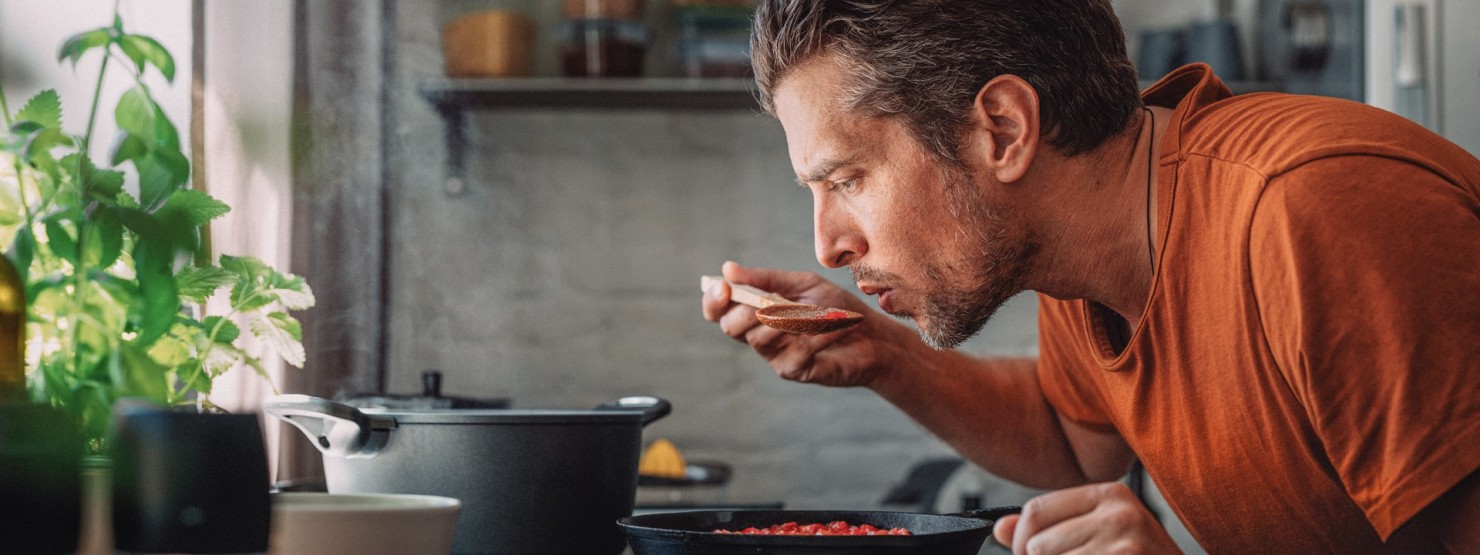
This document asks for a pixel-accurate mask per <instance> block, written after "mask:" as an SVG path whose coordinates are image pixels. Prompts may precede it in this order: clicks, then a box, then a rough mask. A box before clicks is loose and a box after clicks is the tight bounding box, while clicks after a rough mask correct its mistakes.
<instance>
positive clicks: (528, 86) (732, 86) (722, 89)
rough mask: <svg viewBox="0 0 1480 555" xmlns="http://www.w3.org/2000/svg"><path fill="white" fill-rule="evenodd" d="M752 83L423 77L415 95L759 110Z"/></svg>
mask: <svg viewBox="0 0 1480 555" xmlns="http://www.w3.org/2000/svg"><path fill="white" fill-rule="evenodd" d="M754 90H755V82H754V81H752V80H750V79H716V78H681V77H676V78H660V77H651V78H611V77H608V78H573V77H529V78H503V79H494V78H489V79H468V78H463V79H428V80H426V81H423V82H422V84H421V96H422V97H423V98H425V99H426V100H427V101H428V102H431V103H432V104H433V105H436V106H437V107H438V108H439V109H440V108H450V109H455V110H463V109H469V108H531V107H533V108H614V109H642V108H653V109H662V110H671V109H710V110H736V109H759V107H758V105H757V104H756V101H755V93H754Z"/></svg>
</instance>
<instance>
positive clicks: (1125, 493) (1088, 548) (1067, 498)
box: [992, 482, 1176, 555]
mask: <svg viewBox="0 0 1480 555" xmlns="http://www.w3.org/2000/svg"><path fill="white" fill-rule="evenodd" d="M992 534H993V536H994V537H995V538H996V539H997V541H998V542H999V543H1001V544H1002V545H1010V546H1012V552H1013V553H1014V554H1018V555H1025V554H1029V553H1032V554H1042V553H1052V554H1057V553H1078V552H1090V553H1093V552H1104V551H1106V550H1108V549H1111V548H1112V546H1116V545H1120V546H1126V545H1135V546H1142V547H1147V548H1154V549H1151V550H1152V551H1153V552H1161V551H1166V552H1175V551H1176V547H1175V544H1173V543H1172V542H1171V540H1170V537H1168V536H1166V531H1165V530H1164V529H1162V528H1161V525H1160V524H1159V523H1157V522H1156V521H1155V518H1154V517H1152V516H1151V515H1150V513H1147V512H1146V509H1145V507H1143V506H1142V505H1141V502H1140V501H1139V500H1138V499H1136V496H1135V495H1134V494H1132V493H1131V491H1130V489H1129V488H1127V487H1126V486H1125V484H1122V483H1119V482H1107V483H1101V484H1090V485H1087V486H1080V487H1076V488H1069V489H1065V490H1060V491H1056V492H1052V493H1048V494H1045V495H1042V496H1039V497H1035V498H1033V499H1032V500H1029V501H1028V502H1027V503H1026V504H1024V505H1023V512H1022V513H1021V514H1020V515H1017V516H1009V517H1004V518H1003V519H1001V520H999V521H998V522H997V523H996V525H995V526H994V527H993V530H992ZM1158 546H1159V547H1158Z"/></svg>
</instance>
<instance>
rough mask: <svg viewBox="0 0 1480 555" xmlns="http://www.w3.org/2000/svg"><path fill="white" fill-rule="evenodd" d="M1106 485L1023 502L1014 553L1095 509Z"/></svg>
mask: <svg viewBox="0 0 1480 555" xmlns="http://www.w3.org/2000/svg"><path fill="white" fill-rule="evenodd" d="M1106 485H1107V484H1091V485H1088V486H1079V487H1075V488H1069V489H1064V490H1059V491H1055V492H1051V493H1047V494H1044V495H1040V496H1038V497H1034V498H1033V499H1030V500H1028V502H1027V503H1024V504H1023V512H1022V513H1021V514H1020V516H1019V517H1018V519H1017V523H1016V526H1015V527H1014V528H1013V531H1012V543H1011V544H1010V545H1012V552H1013V553H1027V552H1028V551H1027V544H1028V539H1029V538H1032V537H1033V536H1034V535H1035V534H1037V533H1039V532H1041V531H1043V530H1046V529H1048V527H1050V526H1053V525H1055V524H1058V523H1059V522H1061V521H1064V520H1068V519H1070V518H1073V517H1076V516H1079V515H1081V514H1084V513H1088V512H1090V511H1093V510H1094V509H1095V506H1096V505H1098V504H1099V503H1100V499H1101V498H1102V497H1103V496H1104V495H1105V493H1106V491H1105V489H1104V488H1105V486H1106ZM1121 487H1122V488H1123V487H1124V486H1121ZM1127 492H1129V490H1127ZM1004 545H1009V544H1004Z"/></svg>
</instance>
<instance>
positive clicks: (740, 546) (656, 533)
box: [617, 507, 1022, 555]
mask: <svg viewBox="0 0 1480 555" xmlns="http://www.w3.org/2000/svg"><path fill="white" fill-rule="evenodd" d="M1021 510H1022V508H1021V507H997V508H993V509H983V510H979V511H967V512H964V513H957V514H952V515H930V514H920V513H895V512H870V511H781V510H776V511H769V510H759V511H693V512H680V513H653V514H647V515H641V516H631V517H627V518H624V519H621V520H618V521H617V525H619V526H621V527H622V530H623V531H624V532H626V533H627V542H628V543H629V544H631V545H632V551H633V553H635V554H636V555H731V554H736V555H738V554H742V553H743V554H746V555H758V554H772V555H791V554H797V555H903V554H906V553H914V554H920V555H957V554H959V555H976V553H977V552H978V551H980V550H981V546H982V542H984V541H986V539H987V536H988V535H991V533H992V524H993V523H994V522H996V521H997V519H999V518H1002V517H1004V516H1007V515H1010V514H1015V513H1017V512H1019V511H1021ZM836 520H842V521H846V522H847V523H848V524H852V525H855V526H856V525H860V524H872V525H874V526H877V527H879V528H898V527H903V528H905V529H907V530H909V531H910V534H911V535H909V536H755V535H741V534H716V533H714V530H716V529H723V530H740V529H744V528H748V527H752V526H754V527H756V528H764V527H767V526H771V525H775V524H783V523H787V522H797V523H800V524H812V523H818V522H821V523H827V522H832V521H836Z"/></svg>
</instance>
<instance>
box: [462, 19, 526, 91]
mask: <svg viewBox="0 0 1480 555" xmlns="http://www.w3.org/2000/svg"><path fill="white" fill-rule="evenodd" d="M534 44H535V22H534V19H533V18H531V17H529V15H527V14H525V13H524V12H523V11H520V10H513V9H493V10H481V11H477V12H473V13H469V14H466V15H463V16H461V17H458V18H457V19H455V20H453V21H452V22H450V23H448V24H447V25H446V26H445V27H443V28H442V53H443V56H444V59H445V61H446V64H447V76H448V77H528V76H529V75H531V74H532V73H533V72H534Z"/></svg>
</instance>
